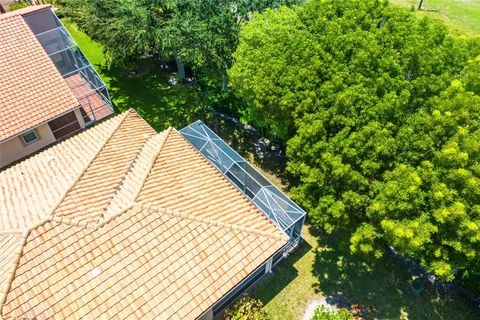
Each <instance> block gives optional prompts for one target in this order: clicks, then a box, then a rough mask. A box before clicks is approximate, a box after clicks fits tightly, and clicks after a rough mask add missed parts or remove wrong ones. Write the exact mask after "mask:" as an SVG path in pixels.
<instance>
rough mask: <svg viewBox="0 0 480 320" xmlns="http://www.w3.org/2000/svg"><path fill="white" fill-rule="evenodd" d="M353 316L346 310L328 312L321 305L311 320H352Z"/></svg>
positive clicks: (328, 310) (327, 309)
mask: <svg viewBox="0 0 480 320" xmlns="http://www.w3.org/2000/svg"><path fill="white" fill-rule="evenodd" d="M353 319H355V318H354V317H353V315H352V314H351V313H350V312H349V311H348V310H346V309H339V310H338V311H334V310H330V309H329V308H325V306H323V305H321V306H319V307H318V308H317V309H315V312H314V314H313V317H312V319H311V320H353Z"/></svg>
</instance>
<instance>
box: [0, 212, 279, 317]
mask: <svg viewBox="0 0 480 320" xmlns="http://www.w3.org/2000/svg"><path fill="white" fill-rule="evenodd" d="M45 239H47V240H45ZM282 245H283V243H282V241H279V239H276V238H275V237H272V236H270V235H264V234H261V233H254V232H246V231H244V230H241V229H234V228H231V227H228V226H225V225H223V224H217V223H214V222H212V221H207V220H203V219H202V220H195V219H191V218H190V217H187V216H185V215H181V214H178V213H176V212H170V211H166V210H162V209H149V208H144V207H141V206H133V207H132V208H129V209H127V210H126V211H125V212H123V213H121V214H120V215H118V216H116V217H114V218H112V219H110V220H109V221H106V222H105V223H104V224H101V225H100V226H98V227H97V228H96V229H85V228H79V227H77V226H72V225H68V224H64V223H62V224H59V223H57V222H47V223H45V224H44V225H42V226H39V227H38V228H36V229H34V230H32V232H31V233H30V235H29V237H28V238H27V243H26V245H25V247H24V250H23V256H22V258H21V259H20V262H19V266H18V269H17V271H16V277H15V280H14V281H13V283H12V285H11V289H10V292H9V293H8V296H7V300H6V303H5V305H4V307H3V314H4V315H5V316H7V317H9V316H10V317H17V318H36V319H47V318H52V317H53V318H58V319H67V318H72V319H80V318H88V319H98V318H101V317H104V318H108V319H115V318H118V319H138V318H142V319H154V318H156V319H195V318H196V317H198V316H199V315H201V314H202V312H204V311H205V310H207V309H208V308H209V307H210V306H211V305H212V304H213V303H215V302H216V301H217V300H218V299H220V298H221V297H222V296H223V295H224V294H226V293H227V292H228V291H229V290H230V289H232V288H233V287H234V286H235V285H236V284H237V283H238V282H240V281H241V280H242V279H243V278H244V277H246V276H247V275H248V274H249V273H251V272H252V271H254V270H255V268H256V267H257V266H258V265H260V264H261V263H263V261H265V260H267V259H268V258H269V257H270V256H271V255H273V254H274V253H275V252H276V251H277V250H279V249H281V247H282Z"/></svg>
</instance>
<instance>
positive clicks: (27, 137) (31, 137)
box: [22, 130, 38, 144]
mask: <svg viewBox="0 0 480 320" xmlns="http://www.w3.org/2000/svg"><path fill="white" fill-rule="evenodd" d="M22 140H23V142H24V143H25V144H30V143H33V142H35V141H37V140H38V135H37V132H35V130H30V131H27V132H25V133H24V134H22Z"/></svg>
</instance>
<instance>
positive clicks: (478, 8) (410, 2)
mask: <svg viewBox="0 0 480 320" xmlns="http://www.w3.org/2000/svg"><path fill="white" fill-rule="evenodd" d="M390 2H392V3H394V4H398V5H402V6H406V7H413V8H415V10H416V9H417V7H418V3H419V0H390ZM416 12H417V13H418V14H419V15H426V16H429V17H433V18H437V19H439V20H441V21H443V22H444V23H445V24H446V25H447V26H448V27H450V29H451V30H452V32H453V33H454V34H457V35H461V34H463V35H467V36H480V1H478V0H424V1H423V6H422V10H420V11H416Z"/></svg>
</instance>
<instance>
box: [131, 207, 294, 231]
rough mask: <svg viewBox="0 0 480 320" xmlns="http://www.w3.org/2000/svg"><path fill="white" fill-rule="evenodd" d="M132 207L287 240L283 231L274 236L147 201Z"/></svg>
mask: <svg viewBox="0 0 480 320" xmlns="http://www.w3.org/2000/svg"><path fill="white" fill-rule="evenodd" d="M132 207H139V208H142V209H144V208H146V209H148V210H151V211H152V210H153V211H160V210H163V211H164V212H165V214H168V215H170V216H173V217H178V218H182V219H188V220H192V221H196V222H200V223H203V224H208V225H210V226H219V227H224V228H228V229H231V230H238V231H244V232H247V233H251V234H256V235H259V236H264V237H268V238H271V239H275V240H288V238H287V236H286V235H284V234H283V233H282V236H276V235H274V234H270V233H266V232H262V231H258V230H255V229H251V228H245V227H242V226H239V225H236V224H230V223H225V222H221V221H217V220H213V219H208V218H202V217H198V216H195V215H192V214H187V213H184V212H182V211H181V210H179V209H162V208H158V207H156V206H154V205H151V204H148V203H141V202H134V203H133V204H132Z"/></svg>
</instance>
